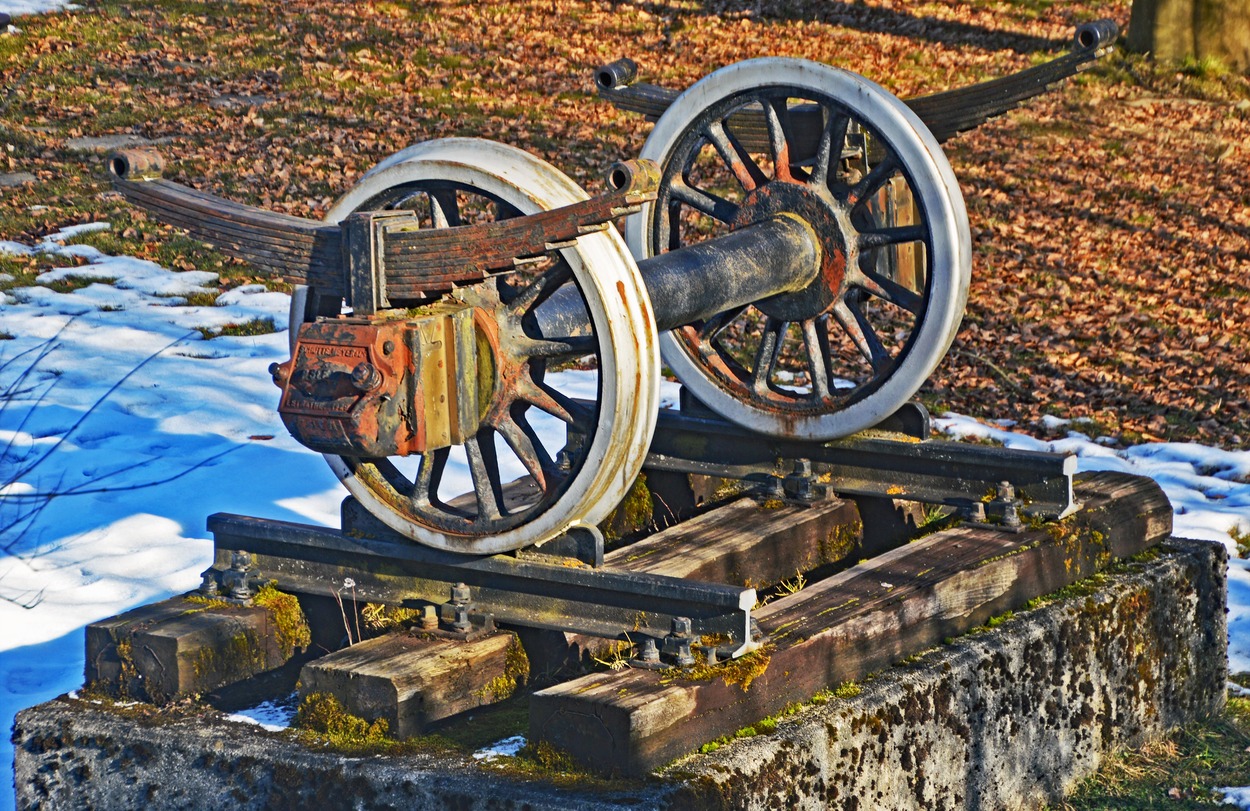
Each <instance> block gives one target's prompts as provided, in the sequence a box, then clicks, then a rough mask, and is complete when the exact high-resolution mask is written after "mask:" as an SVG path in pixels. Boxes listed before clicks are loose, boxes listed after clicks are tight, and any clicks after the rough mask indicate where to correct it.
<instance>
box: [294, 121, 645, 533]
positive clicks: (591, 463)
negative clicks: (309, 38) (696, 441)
mask: <svg viewBox="0 0 1250 811" xmlns="http://www.w3.org/2000/svg"><path fill="white" fill-rule="evenodd" d="M436 180H437V181H450V182H456V183H463V184H465V185H468V186H471V187H473V188H476V189H480V190H481V191H482V192H484V193H485V194H488V195H492V196H494V197H496V198H499V199H502V200H503V201H505V202H507V203H509V204H510V205H512V206H514V207H515V208H517V209H518V210H520V211H521V213H523V214H532V213H536V212H538V211H542V210H547V209H550V208H556V207H558V206H563V205H569V204H571V203H574V202H577V201H579V200H584V199H587V195H586V192H585V191H583V190H582V189H581V188H580V187H579V186H578V185H577V184H576V183H574V182H573V181H572V180H570V179H569V178H568V177H567V176H565V175H564V174H563V173H561V172H560V171H559V170H558V169H556V168H555V167H553V166H551V165H550V164H548V163H546V162H544V161H542V160H539V159H538V158H535V157H534V156H532V155H530V154H528V153H526V152H523V151H521V150H519V149H515V148H513V147H509V146H506V145H503V144H498V143H495V142H491V141H485V140H479V139H469V138H452V139H445V140H439V141H430V142H426V143H422V144H418V145H416V146H413V147H409V148H408V149H405V150H403V151H402V152H400V153H398V154H397V155H393V156H391V157H390V158H388V159H386V160H384V161H382V162H381V163H380V164H378V166H376V167H374V169H372V170H370V171H369V172H368V173H366V174H365V175H364V176H363V177H362V178H361V180H360V181H359V182H358V183H357V185H356V186H354V187H353V188H352V189H351V190H350V191H348V192H347V194H345V195H344V196H343V197H342V198H340V199H339V200H338V201H337V202H336V203H335V205H334V206H333V207H332V208H331V209H330V211H329V213H328V214H327V215H326V221H327V222H332V223H333V222H339V221H340V220H342V219H343V218H344V217H346V216H347V215H348V214H350V213H351V212H353V211H355V210H357V209H359V208H360V206H362V205H363V204H365V203H366V202H368V201H369V200H370V199H372V198H375V197H377V196H378V195H380V194H383V193H384V192H386V191H387V190H388V189H392V188H394V187H396V186H399V185H404V184H409V183H417V182H421V181H436ZM562 254H563V255H564V257H565V259H566V260H567V261H568V263H569V265H570V266H571V268H572V270H573V275H574V278H575V279H576V280H577V282H578V284H579V286H580V287H581V289H582V291H583V295H584V296H585V298H586V302H587V306H588V308H589V309H590V314H591V320H592V323H593V324H594V325H595V329H596V332H597V334H598V336H599V345H600V349H599V354H600V363H601V368H600V370H599V378H600V384H599V386H600V404H599V423H598V425H597V426H596V428H595V433H594V437H593V439H592V440H591V444H590V446H589V448H588V449H587V450H586V452H585V460H586V461H585V463H584V464H582V465H581V468H580V470H578V471H577V472H576V474H574V476H573V479H572V481H570V482H569V483H568V484H567V485H566V486H565V488H564V491H563V492H562V493H561V494H560V496H559V497H558V498H557V499H556V500H555V501H554V502H553V503H552V504H551V505H550V506H549V507H548V508H547V509H546V510H544V511H542V512H540V513H538V514H537V515H536V516H535V517H534V518H533V520H530V521H528V522H526V523H523V524H521V525H520V526H516V527H513V528H511V529H508V530H506V531H503V532H500V533H498V534H491V535H460V534H454V533H448V532H444V531H440V530H438V529H436V528H431V527H429V526H425V525H422V524H420V523H417V522H415V521H414V520H410V519H409V518H407V517H405V516H404V515H401V514H399V513H398V512H396V511H395V510H394V509H393V508H392V507H391V506H389V505H388V504H387V503H386V502H385V501H384V500H383V499H382V498H380V497H379V495H378V494H377V493H376V492H374V490H373V489H371V488H370V486H369V485H368V484H367V483H366V482H364V481H362V480H361V478H360V477H358V476H357V475H356V473H355V472H354V471H353V470H352V468H351V466H350V465H349V464H348V463H347V462H346V461H345V460H344V459H343V458H341V457H339V456H334V455H326V460H327V461H328V462H329V464H330V467H331V468H332V469H333V470H334V471H335V473H336V475H338V477H339V479H340V480H341V481H342V482H343V484H344V485H345V486H346V487H347V489H348V491H349V492H350V493H351V494H352V495H353V496H355V497H356V499H357V500H359V501H360V503H361V504H362V505H363V506H364V507H365V508H366V509H367V510H368V511H369V512H370V513H372V514H373V515H375V516H376V517H377V518H378V519H380V520H381V521H382V522H383V523H385V524H386V525H387V526H389V527H390V528H391V529H394V530H395V531H396V532H399V533H401V534H402V535H405V536H407V537H409V538H412V539H413V540H416V541H418V542H420V543H423V544H425V545H428V546H432V547H435V548H438V549H444V550H448V551H453V552H461V553H466V554H496V553H499V552H505V551H509V550H513V549H518V548H521V547H523V546H528V545H533V544H540V543H542V542H544V541H547V540H551V539H552V538H555V537H557V536H559V535H561V534H562V533H564V532H566V531H567V530H569V529H570V528H572V527H575V526H593V525H597V524H598V523H599V522H601V521H602V520H603V519H604V518H606V517H607V515H608V514H609V513H610V512H611V511H612V510H613V509H614V508H615V507H616V505H617V504H619V503H620V501H621V500H622V499H623V498H624V496H625V494H626V492H627V491H628V490H629V488H630V487H631V486H632V484H633V482H634V479H635V478H636V477H637V475H638V472H639V471H640V470H641V468H642V461H643V459H644V457H645V456H646V452H647V448H648V447H649V445H650V442H651V435H652V433H653V432H654V430H655V421H656V412H657V410H658V407H659V376H658V370H659V352H658V349H657V336H656V334H655V327H654V323H655V321H654V318H653V317H652V315H651V307H650V301H649V300H648V298H647V296H646V288H645V287H644V285H643V283H642V278H641V276H640V275H639V273H638V269H637V266H636V265H635V264H634V261H633V258H632V257H631V255H630V252H629V250H628V248H627V247H626V245H625V243H624V241H623V240H622V239H621V237H620V236H619V235H618V234H617V233H616V231H615V230H613V229H606V230H604V231H602V232H598V233H594V234H589V235H586V236H582V237H579V238H578V240H577V244H576V245H575V246H574V247H572V248H569V249H566V250H564V251H562ZM296 301H297V302H300V301H301V299H300V298H297V299H296ZM299 306H300V309H301V312H300V313H295V312H294V311H293V313H292V318H293V320H302V318H303V315H302V303H300V304H299Z"/></svg>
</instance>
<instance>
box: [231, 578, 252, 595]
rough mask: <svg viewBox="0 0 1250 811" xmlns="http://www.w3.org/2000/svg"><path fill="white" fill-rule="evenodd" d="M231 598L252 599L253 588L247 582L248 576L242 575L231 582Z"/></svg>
mask: <svg viewBox="0 0 1250 811" xmlns="http://www.w3.org/2000/svg"><path fill="white" fill-rule="evenodd" d="M230 599H232V600H240V601H242V600H250V599H252V588H251V586H249V585H248V584H247V578H246V577H240V578H238V579H237V580H235V581H234V582H233V583H231V584H230Z"/></svg>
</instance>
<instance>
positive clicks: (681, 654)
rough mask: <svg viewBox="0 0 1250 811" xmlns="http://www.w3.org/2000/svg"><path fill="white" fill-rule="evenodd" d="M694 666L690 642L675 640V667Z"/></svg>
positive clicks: (687, 640)
mask: <svg viewBox="0 0 1250 811" xmlns="http://www.w3.org/2000/svg"><path fill="white" fill-rule="evenodd" d="M693 664H694V654H693V653H691V652H690V640H689V639H679V640H677V666H678V667H690V666H691V665H693Z"/></svg>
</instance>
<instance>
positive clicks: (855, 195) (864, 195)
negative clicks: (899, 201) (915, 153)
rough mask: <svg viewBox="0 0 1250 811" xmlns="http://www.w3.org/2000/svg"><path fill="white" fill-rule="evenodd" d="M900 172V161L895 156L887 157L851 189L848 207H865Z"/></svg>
mask: <svg viewBox="0 0 1250 811" xmlns="http://www.w3.org/2000/svg"><path fill="white" fill-rule="evenodd" d="M898 170H899V164H898V159H897V158H896V157H894V156H893V155H887V156H886V157H885V159H884V160H882V161H881V162H880V163H878V164H877V165H876V166H874V167H872V171H870V172H869V173H868V174H866V175H864V176H863V178H862V179H861V180H860V181H859V182H858V183H856V184H855V185H854V186H852V187H851V190H850V191H849V192H847V196H846V203H847V205H849V206H851V207H852V208H855V207H857V206H860V205H863V204H864V203H865V202H867V201H868V200H869V199H870V198H871V197H873V195H875V194H876V193H877V192H878V191H880V190H881V187H882V186H884V185H885V184H886V183H887V182H889V180H890V178H892V177H893V176H894V175H895V174H896V173H897V172H898Z"/></svg>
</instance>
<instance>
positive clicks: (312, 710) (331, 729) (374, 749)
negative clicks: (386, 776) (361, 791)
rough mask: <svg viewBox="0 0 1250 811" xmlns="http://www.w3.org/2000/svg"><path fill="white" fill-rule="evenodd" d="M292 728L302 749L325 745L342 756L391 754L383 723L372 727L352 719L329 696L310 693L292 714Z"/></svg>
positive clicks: (384, 722)
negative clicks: (297, 732)
mask: <svg viewBox="0 0 1250 811" xmlns="http://www.w3.org/2000/svg"><path fill="white" fill-rule="evenodd" d="M294 725H295V727H296V728H297V729H298V730H299V737H300V740H301V741H303V743H304V744H305V745H318V744H319V745H328V746H330V747H332V748H334V749H337V750H339V751H342V752H354V753H360V754H363V753H379V752H386V751H390V750H392V749H393V748H394V747H393V745H394V743H395V741H393V740H391V739H390V738H388V737H387V732H388V731H389V726H388V724H387V723H386V720H385V719H381V718H379V719H378V720H376V721H373V722H372V723H370V722H368V721H366V720H365V719H363V718H361V717H359V716H356V715H352V714H351V713H349V712H348V711H347V710H346V709H344V708H343V705H342V704H340V703H339V700H338V699H337V698H335V697H334V696H332V695H329V694H328V693H310V694H308V695H306V696H304V698H303V700H302V701H300V704H299V709H298V710H296V712H295V723H294Z"/></svg>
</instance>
